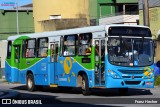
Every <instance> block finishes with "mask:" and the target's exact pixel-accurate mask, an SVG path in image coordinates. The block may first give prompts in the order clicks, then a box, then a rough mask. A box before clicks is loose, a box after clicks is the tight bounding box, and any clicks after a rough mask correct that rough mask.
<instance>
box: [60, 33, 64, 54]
mask: <svg viewBox="0 0 160 107" xmlns="http://www.w3.org/2000/svg"><path fill="white" fill-rule="evenodd" d="M60 56H63V36H61V38H60Z"/></svg>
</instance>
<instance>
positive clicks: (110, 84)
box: [106, 76, 154, 88]
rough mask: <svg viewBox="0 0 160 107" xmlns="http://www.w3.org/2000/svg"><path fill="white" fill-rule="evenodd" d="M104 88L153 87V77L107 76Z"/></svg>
mask: <svg viewBox="0 0 160 107" xmlns="http://www.w3.org/2000/svg"><path fill="white" fill-rule="evenodd" d="M106 81H107V82H106V88H154V78H151V79H144V78H142V79H123V78H120V79H114V78H112V77H111V76H108V78H107V80H106Z"/></svg>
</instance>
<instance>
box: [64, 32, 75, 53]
mask: <svg viewBox="0 0 160 107" xmlns="http://www.w3.org/2000/svg"><path fill="white" fill-rule="evenodd" d="M77 40H78V36H77V35H65V36H64V45H63V46H64V51H63V55H64V56H74V55H76V42H77Z"/></svg>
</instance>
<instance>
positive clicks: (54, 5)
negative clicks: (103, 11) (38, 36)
mask: <svg viewBox="0 0 160 107" xmlns="http://www.w3.org/2000/svg"><path fill="white" fill-rule="evenodd" d="M33 16H34V25H35V32H43V31H53V30H61V29H69V28H75V27H83V26H89V0H33Z"/></svg>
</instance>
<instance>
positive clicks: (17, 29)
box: [16, 0, 19, 35]
mask: <svg viewBox="0 0 160 107" xmlns="http://www.w3.org/2000/svg"><path fill="white" fill-rule="evenodd" d="M16 16H17V35H19V23H18V0H16Z"/></svg>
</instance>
